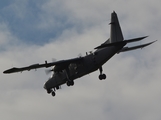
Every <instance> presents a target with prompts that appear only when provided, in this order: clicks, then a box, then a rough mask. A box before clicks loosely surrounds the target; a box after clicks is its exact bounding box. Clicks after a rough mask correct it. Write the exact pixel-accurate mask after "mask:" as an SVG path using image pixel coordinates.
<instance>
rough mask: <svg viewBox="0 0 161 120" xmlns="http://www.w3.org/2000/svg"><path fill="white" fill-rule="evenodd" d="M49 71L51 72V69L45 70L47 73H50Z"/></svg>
mask: <svg viewBox="0 0 161 120" xmlns="http://www.w3.org/2000/svg"><path fill="white" fill-rule="evenodd" d="M51 72H53V70H51V69H46V70H45V73H46V74H47V75H48V74H50V73H51Z"/></svg>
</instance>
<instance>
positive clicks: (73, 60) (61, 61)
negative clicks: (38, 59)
mask: <svg viewBox="0 0 161 120" xmlns="http://www.w3.org/2000/svg"><path fill="white" fill-rule="evenodd" d="M82 60H83V58H82V57H80V58H74V59H68V60H60V61H57V62H51V63H47V61H45V64H33V65H30V66H27V67H21V68H17V67H13V68H11V69H8V70H5V71H4V72H3V73H5V74H9V73H15V72H22V71H26V70H27V71H30V70H32V69H38V68H43V67H45V68H48V67H51V66H55V65H57V66H59V65H61V66H62V65H63V66H68V65H69V64H71V63H76V62H79V61H82Z"/></svg>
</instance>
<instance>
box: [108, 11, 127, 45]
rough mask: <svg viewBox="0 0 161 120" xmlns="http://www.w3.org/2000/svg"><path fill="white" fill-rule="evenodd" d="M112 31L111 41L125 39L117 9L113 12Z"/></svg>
mask: <svg viewBox="0 0 161 120" xmlns="http://www.w3.org/2000/svg"><path fill="white" fill-rule="evenodd" d="M110 25H111V33H110V43H113V42H118V41H123V39H124V38H123V35H122V31H121V27H120V24H119V20H118V18H117V14H116V13H115V11H114V12H113V13H111V23H110Z"/></svg>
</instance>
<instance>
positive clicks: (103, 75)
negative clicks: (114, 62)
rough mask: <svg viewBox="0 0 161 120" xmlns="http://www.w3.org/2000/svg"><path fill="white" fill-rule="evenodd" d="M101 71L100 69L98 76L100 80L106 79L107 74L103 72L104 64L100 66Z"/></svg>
mask: <svg viewBox="0 0 161 120" xmlns="http://www.w3.org/2000/svg"><path fill="white" fill-rule="evenodd" d="M99 71H100V75H99V76H98V78H99V79H100V80H104V79H106V75H105V74H102V72H103V69H102V66H101V67H100V68H99Z"/></svg>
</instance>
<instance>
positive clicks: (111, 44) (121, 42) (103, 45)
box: [94, 36, 148, 49]
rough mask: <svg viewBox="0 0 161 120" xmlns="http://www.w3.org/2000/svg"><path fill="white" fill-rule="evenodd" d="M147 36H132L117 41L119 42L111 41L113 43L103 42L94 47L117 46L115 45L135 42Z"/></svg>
mask: <svg viewBox="0 0 161 120" xmlns="http://www.w3.org/2000/svg"><path fill="white" fill-rule="evenodd" d="M147 37H148V36H144V37H139V38H134V39H129V40H124V41H119V42H113V43H103V44H101V45H100V46H98V47H96V48H94V49H101V48H105V47H110V46H117V45H122V44H123V45H126V44H127V43H131V42H137V41H140V40H143V39H145V38H147Z"/></svg>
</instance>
